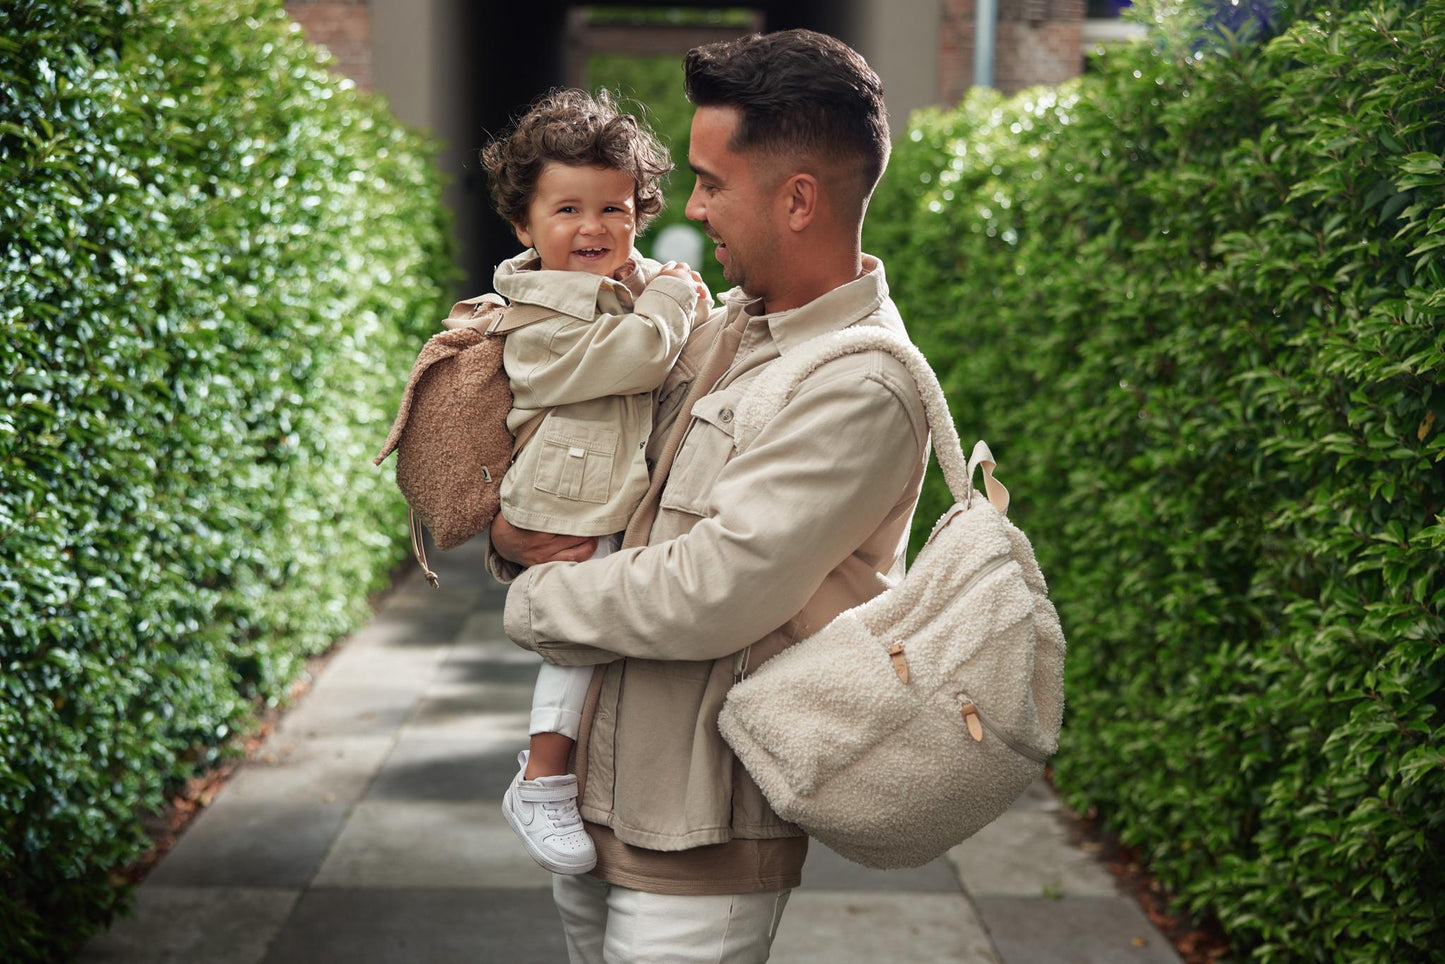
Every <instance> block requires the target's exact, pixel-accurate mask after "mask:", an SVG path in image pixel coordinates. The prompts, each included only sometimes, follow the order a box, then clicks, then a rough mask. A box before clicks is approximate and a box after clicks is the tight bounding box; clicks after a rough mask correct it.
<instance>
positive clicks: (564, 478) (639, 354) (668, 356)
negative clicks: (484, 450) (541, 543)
mask: <svg viewBox="0 0 1445 964" xmlns="http://www.w3.org/2000/svg"><path fill="white" fill-rule="evenodd" d="M539 264H540V261H539V259H538V257H537V253H536V251H535V250H532V249H528V250H527V251H525V252H523V253H522V254H520V255H518V256H517V257H515V258H511V259H510V260H508V261H505V262H503V263H502V264H501V266H500V267H498V268H497V270H496V273H495V275H494V277H493V279H492V284H493V287H494V288H495V289H496V291H497V293H498V294H500V295H503V296H505V297H506V298H507V299H508V300H509V301H512V302H520V303H525V304H532V305H540V306H542V307H544V308H554V309H556V310H557V311H558V312H559V314H558V316H557V317H556V318H552V319H548V320H546V321H540V322H538V323H536V324H534V325H530V326H528V327H526V328H521V329H518V330H517V331H514V332H512V333H511V334H509V335H508V336H507V341H506V344H505V345H504V347H503V352H502V363H503V365H504V366H505V367H506V370H507V378H508V380H509V381H510V382H511V385H512V396H513V401H512V412H511V414H510V415H509V416H508V418H507V427H508V428H509V429H511V430H512V434H514V435H515V434H516V433H517V430H518V429H519V428H521V427H522V426H523V425H525V424H526V423H527V422H529V421H531V419H532V418H533V417H534V416H535V415H536V414H537V413H538V412H539V411H541V410H543V409H551V411H550V412H548V413H547V416H546V418H544V419H543V421H542V425H541V428H540V429H539V430H538V431H537V434H536V435H534V436H533V437H532V439H531V441H530V442H528V443H527V445H526V446H524V447H523V449H522V451H521V453H520V454H519V455H518V457H517V461H516V462H515V463H514V464H513V465H512V467H511V468H510V469H509V470H508V471H507V474H506V476H505V477H504V478H503V479H502V491H501V497H502V508H501V512H502V515H503V516H505V517H506V519H507V521H508V522H510V523H512V525H514V526H519V527H521V528H523V529H536V530H539V531H541V532H556V533H562V534H565V535H577V536H601V535H607V534H609V533H612V532H620V531H621V530H622V529H623V528H625V527H626V525H627V520H628V519H629V518H630V517H631V516H632V511H633V510H634V509H635V508H636V507H637V503H638V501H639V500H641V498H642V496H643V494H644V493H646V492H647V465H646V463H645V461H644V451H645V448H646V445H647V439H648V436H649V435H650V433H651V431H652V402H653V391H654V390H655V389H656V388H657V387H658V386H659V385H661V384H662V381H663V379H664V378H666V377H667V373H668V372H669V371H670V370H671V369H672V365H673V363H674V362H675V361H676V360H677V356H678V353H679V352H681V351H682V347H683V345H684V344H685V343H686V341H687V336H688V333H689V332H690V331H691V329H692V323H693V320H694V313H695V312H696V311H697V310H698V305H697V295H696V293H695V292H694V290H693V287H692V286H691V285H690V284H688V283H686V282H684V281H681V280H679V279H677V278H671V277H661V278H660V277H657V272H658V270H659V269H660V268H661V267H662V265H660V264H658V263H657V262H656V261H653V260H651V259H649V258H644V257H642V255H640V254H638V253H637V252H636V251H634V252H633V253H632V264H633V265H634V266H635V270H634V271H632V272H631V273H630V274H629V275H627V276H626V277H625V279H624V280H623V281H618V280H615V279H613V278H604V277H602V276H600V275H593V274H588V273H586V272H584V271H544V270H541V268H540V267H538V266H539Z"/></svg>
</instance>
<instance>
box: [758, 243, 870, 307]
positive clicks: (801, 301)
mask: <svg viewBox="0 0 1445 964" xmlns="http://www.w3.org/2000/svg"><path fill="white" fill-rule="evenodd" d="M808 260H811V261H812V262H813V263H812V264H806V263H804V264H803V266H802V267H801V269H800V270H799V271H798V272H796V273H794V274H793V275H791V276H790V277H789V278H788V285H787V287H786V288H785V289H784V290H782V291H779V292H778V293H776V294H773V295H771V296H764V298H763V311H764V312H766V313H767V314H770V315H771V314H776V313H778V312H780V311H791V310H792V309H794V308H801V307H803V305H806V304H808V303H809V302H811V301H815V300H817V299H818V298H821V297H823V295H826V294H827V293H828V292H830V291H833V290H834V289H836V288H841V287H843V285H845V284H849V283H850V282H853V281H857V280H858V279H859V278H861V277H862V276H863V273H864V272H863V254H862V252H861V251H859V250H857V249H856V248H855V249H853V251H852V252H850V253H849V254H848V255H847V256H846V257H838V258H831V259H828V260H827V261H820V260H819V259H817V258H813V259H808Z"/></svg>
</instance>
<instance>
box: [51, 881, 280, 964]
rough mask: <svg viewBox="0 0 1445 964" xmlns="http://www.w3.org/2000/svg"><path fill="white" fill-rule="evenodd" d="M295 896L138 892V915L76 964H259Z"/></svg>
mask: <svg viewBox="0 0 1445 964" xmlns="http://www.w3.org/2000/svg"><path fill="white" fill-rule="evenodd" d="M299 893H300V892H299V891H296V890H279V889H271V888H251V887H163V886H158V885H155V884H153V883H151V882H147V883H145V884H144V885H142V886H141V887H139V888H137V889H136V892H135V904H134V905H133V911H132V913H131V914H130V915H128V916H126V917H121V918H119V919H118V920H116V922H115V923H114V924H113V925H112V926H111V928H110V930H109V931H107V932H106V933H104V934H100V935H98V936H97V937H96V938H95V939H93V940H91V941H90V942H89V943H87V944H86V945H85V947H84V949H82V951H81V952H80V955H79V956H78V957H76V958H75V960H76V962H77V964H143V962H144V964H169V962H172V961H175V962H182V961H184V962H186V964H192V962H195V961H205V962H207V964H256V962H258V961H260V960H261V959H262V958H263V957H264V956H265V954H266V946H267V944H268V943H269V942H270V939H271V936H272V935H273V934H275V933H276V932H277V931H279V930H280V928H281V925H282V924H284V923H285V921H286V916H287V915H288V914H290V913H291V908H292V907H294V906H295V904H296V898H297V897H298V896H299Z"/></svg>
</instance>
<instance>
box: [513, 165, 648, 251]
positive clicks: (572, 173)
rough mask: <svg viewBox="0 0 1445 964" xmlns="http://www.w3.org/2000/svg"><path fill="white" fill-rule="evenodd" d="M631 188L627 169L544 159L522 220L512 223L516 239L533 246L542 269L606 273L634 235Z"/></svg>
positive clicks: (634, 219) (634, 192)
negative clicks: (521, 222) (540, 261)
mask: <svg viewBox="0 0 1445 964" xmlns="http://www.w3.org/2000/svg"><path fill="white" fill-rule="evenodd" d="M636 188H637V185H636V183H635V182H634V181H633V180H632V175H631V174H628V173H627V172H626V171H619V170H616V169H615V168H608V167H577V166H574V165H571V164H560V163H558V162H556V161H548V162H547V165H546V166H545V167H543V168H542V174H541V176H539V177H538V178H537V190H536V192H535V193H534V194H533V195H532V203H531V204H529V205H528V206H527V220H526V223H525V224H516V225H513V227H515V228H516V231H517V239H518V240H519V241H521V242H522V243H523V244H525V245H527V246H529V247H533V248H536V249H537V253H538V254H539V255H541V257H542V267H543V268H548V269H551V270H554V271H586V272H588V273H590V274H598V275H610V274H612V273H613V272H614V271H616V270H617V269H618V268H620V267H622V265H623V263H624V262H626V261H627V257H628V255H630V254H631V253H632V243H633V241H634V240H636V238H637V219H636V212H635V208H636V198H635V194H636Z"/></svg>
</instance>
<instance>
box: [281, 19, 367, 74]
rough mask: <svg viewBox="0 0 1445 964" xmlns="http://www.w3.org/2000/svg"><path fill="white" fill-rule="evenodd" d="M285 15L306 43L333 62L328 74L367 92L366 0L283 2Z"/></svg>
mask: <svg viewBox="0 0 1445 964" xmlns="http://www.w3.org/2000/svg"><path fill="white" fill-rule="evenodd" d="M286 12H287V13H289V14H290V15H291V19H293V20H295V21H296V22H297V23H299V24H300V25H301V30H302V32H303V33H305V34H306V39H307V40H309V41H311V42H312V43H314V44H316V45H317V46H319V47H325V48H326V49H327V50H329V51H330V52H331V56H333V57H335V58H336V62H335V63H333V64H332V65H331V69H332V70H334V71H336V72H337V73H339V74H341V75H343V76H345V77H350V78H351V79H352V80H354V81H356V86H358V87H360V88H361V89H363V90H370V89H371V79H372V78H371V4H370V0H287V3H286Z"/></svg>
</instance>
